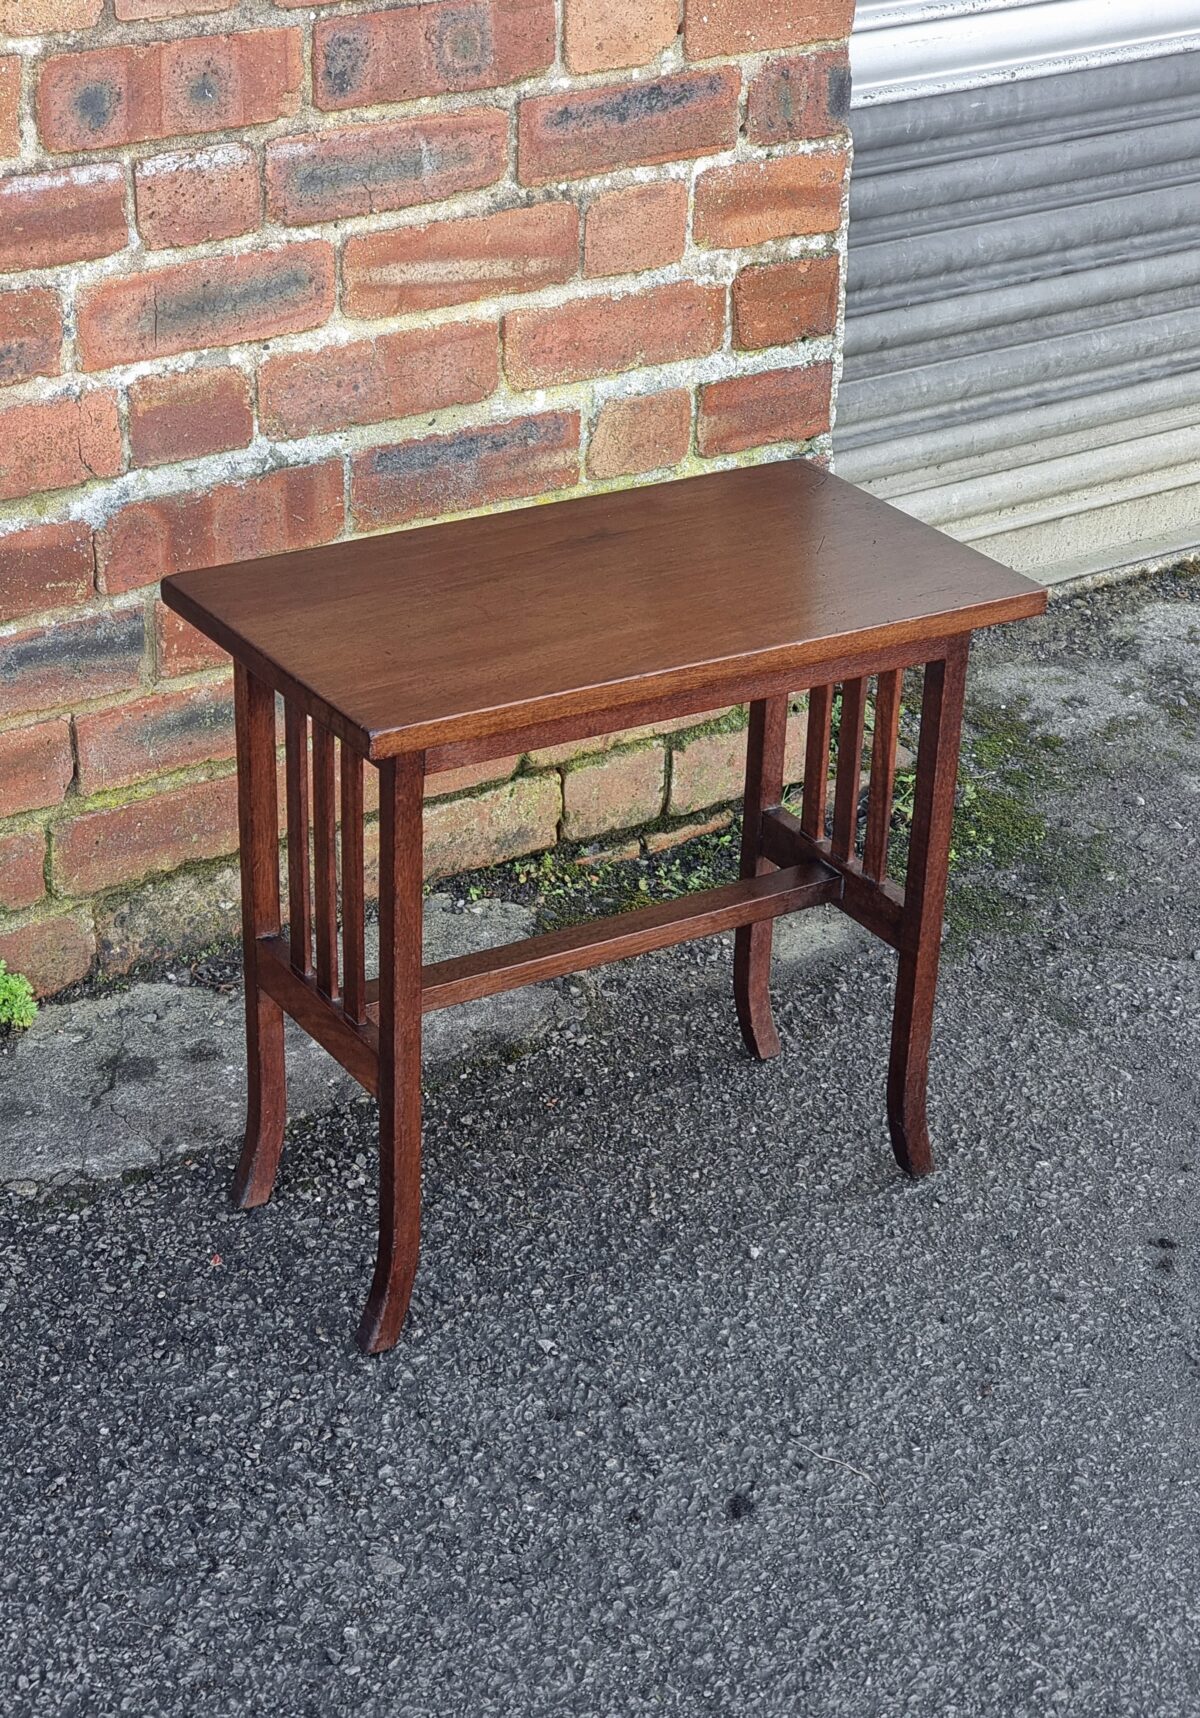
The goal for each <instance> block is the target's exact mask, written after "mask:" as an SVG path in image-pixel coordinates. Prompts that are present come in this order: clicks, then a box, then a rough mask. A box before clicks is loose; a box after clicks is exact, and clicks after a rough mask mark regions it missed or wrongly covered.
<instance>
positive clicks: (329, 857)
mask: <svg viewBox="0 0 1200 1718" xmlns="http://www.w3.org/2000/svg"><path fill="white" fill-rule="evenodd" d="M312 774H313V785H312V813H313V816H312V821H313V917H314V919H315V921H316V933H317V989H318V990H319V991H320V992H321V994H322V995H323V996H328V997H329V998H330V999H332V998H334V997H336V996H337V993H338V958H337V809H336V807H337V796H336V793H335V770H334V751H333V735H332V734H331V733H330V732H329V729H328V728H326V727H323V726H322V725H321V723H320V722H314V723H313V737H312Z"/></svg>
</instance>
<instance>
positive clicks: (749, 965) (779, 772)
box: [733, 695, 788, 1062]
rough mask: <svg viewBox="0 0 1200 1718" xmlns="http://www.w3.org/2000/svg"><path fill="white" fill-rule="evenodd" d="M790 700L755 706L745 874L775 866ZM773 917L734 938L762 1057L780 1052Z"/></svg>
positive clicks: (749, 1022) (737, 993) (752, 1045)
mask: <svg viewBox="0 0 1200 1718" xmlns="http://www.w3.org/2000/svg"><path fill="white" fill-rule="evenodd" d="M787 718H788V701H787V697H786V695H785V696H783V697H778V698H760V699H758V700H757V701H756V702H755V703H753V704H751V706H750V732H749V736H748V739H747V745H746V793H745V799H744V801H743V807H742V876H743V877H757V876H759V875H761V874H762V873H763V872H764V871H769V870H771V869H772V866H771V864H770V862H769V861H768V860H766V859H764V857H763V852H762V814H763V812H764V811H766V810H767V809H768V808H769V807H771V806H776V805H778V804H779V802H780V800H781V799H782V798H783V768H784V750H785V747H786V744H787ZM774 929H775V927H774V924H773V923H772V922H771V920H769V919H767V920H764V921H763V922H762V923H761V924H756V925H743V926H742V927H741V929H740V930H738V931H736V932H735V933H734V939H733V998H734V1002H735V1004H736V1006H737V1017H738V1024H739V1026H740V1027H741V1029H742V1037H743V1038H744V1039H745V1042H746V1048H747V1050H749V1052H750V1054H751V1055H752V1056H755V1057H757V1059H758V1060H759V1061H760V1062H767V1061H770V1059H771V1057H772V1056H778V1054H779V1033H778V1032H777V1031H776V1030H775V1020H774V1017H773V1015H772V1013H771V991H770V983H771V942H772V933H773V931H774Z"/></svg>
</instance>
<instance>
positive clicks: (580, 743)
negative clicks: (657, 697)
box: [528, 709, 729, 769]
mask: <svg viewBox="0 0 1200 1718" xmlns="http://www.w3.org/2000/svg"><path fill="white" fill-rule="evenodd" d="M728 714H729V711H728V709H725V710H708V711H702V712H701V713H700V714H699V715H696V716H676V717H673V718H672V719H671V720H670V721H667V722H652V723H649V724H643V725H642V726H640V727H637V728H619V729H618V730H617V732H616V733H615V734H596V735H594V736H593V737H592V738H591V739H590V740H568V741H567V742H566V743H565V744H564V745H557V746H539V747H537V749H536V750H534V751H532V752H530V753H529V754H528V757H529V762H530V763H531V764H532V765H533V767H534V768H535V769H545V768H547V767H553V768H557V767H558V766H559V765H560V764H570V763H575V762H576V761H577V760H579V759H580V758H585V757H589V756H591V755H592V754H593V753H595V752H611V751H612V750H613V749H614V747H618V746H632V745H636V744H637V742H638V741H639V740H655V739H659V738H661V737H662V736H664V735H666V734H674V733H678V732H680V731H681V730H682V729H684V728H694V727H696V726H697V724H698V723H701V722H705V723H708V722H715V721H716V720H717V719H718V718H719V717H721V716H727V715H728Z"/></svg>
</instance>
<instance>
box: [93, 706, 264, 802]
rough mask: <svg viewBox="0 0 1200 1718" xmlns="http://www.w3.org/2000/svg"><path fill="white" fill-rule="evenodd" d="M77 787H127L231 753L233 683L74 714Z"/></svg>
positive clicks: (97, 788)
mask: <svg viewBox="0 0 1200 1718" xmlns="http://www.w3.org/2000/svg"><path fill="white" fill-rule="evenodd" d="M75 744H76V748H77V751H78V756H79V791H80V793H83V794H93V793H100V792H101V791H102V790H104V789H107V788H113V787H127V786H128V785H129V784H130V783H131V782H136V781H142V780H143V779H144V778H145V777H146V776H152V775H164V774H165V773H166V772H167V771H168V770H180V769H187V768H188V766H189V765H192V764H204V763H210V762H212V761H213V760H217V759H224V758H231V757H232V756H233V688H232V686H230V685H229V684H228V683H227V684H225V685H223V686H194V687H190V688H189V689H188V690H187V691H186V692H160V693H157V694H156V695H154V696H153V697H150V698H138V699H137V700H136V701H135V702H134V703H132V704H121V705H119V706H118V707H117V708H116V709H115V710H94V711H92V712H91V713H90V714H89V715H86V716H76V718H75Z"/></svg>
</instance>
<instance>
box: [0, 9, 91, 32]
mask: <svg viewBox="0 0 1200 1718" xmlns="http://www.w3.org/2000/svg"><path fill="white" fill-rule="evenodd" d="M103 10H104V0H0V36H49V35H53V34H54V33H55V32H57V31H66V30H87V29H90V28H91V26H92V25H93V24H95V23H98V22H99V20H100V14H101V13H102V12H103Z"/></svg>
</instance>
